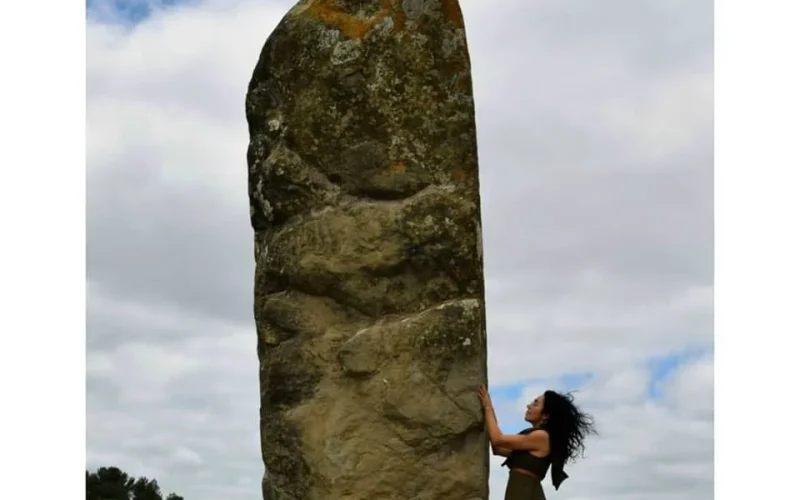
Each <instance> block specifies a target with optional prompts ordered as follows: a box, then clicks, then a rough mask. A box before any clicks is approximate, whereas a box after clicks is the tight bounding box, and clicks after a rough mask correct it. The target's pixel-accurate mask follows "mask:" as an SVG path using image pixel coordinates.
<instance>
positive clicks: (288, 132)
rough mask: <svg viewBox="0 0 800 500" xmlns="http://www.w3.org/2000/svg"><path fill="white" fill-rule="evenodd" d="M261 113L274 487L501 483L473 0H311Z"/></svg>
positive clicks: (445, 494)
mask: <svg viewBox="0 0 800 500" xmlns="http://www.w3.org/2000/svg"><path fill="white" fill-rule="evenodd" d="M246 111H247V121H248V124H249V130H250V145H249V148H248V153H247V161H248V166H249V191H250V204H251V218H252V226H253V228H254V230H255V260H256V273H255V318H256V324H257V329H258V357H259V361H260V383H261V444H262V449H263V459H264V464H265V468H266V472H265V475H264V480H263V495H264V499H265V500H378V499H379V500H409V499H414V500H482V499H486V498H487V496H488V492H487V482H488V452H487V441H486V438H485V435H484V433H483V431H482V421H483V418H482V414H481V410H480V405H479V402H478V400H477V397H476V389H477V386H478V384H480V383H484V382H485V380H486V334H485V319H484V307H483V305H484V297H483V271H482V266H483V264H482V256H481V236H480V234H481V231H480V200H479V191H478V163H477V148H476V134H475V119H474V106H473V99H472V81H471V78H470V62H469V54H468V51H467V43H466V37H465V32H464V23H463V18H462V15H461V9H460V7H459V4H458V1H457V0H302V1H300V2H299V3H298V4H297V5H295V7H293V8H292V9H291V11H290V12H289V13H288V14H287V15H286V16H285V17H284V18H283V20H282V21H281V22H280V24H279V25H278V26H277V28H276V29H275V30H274V32H273V33H272V34H271V35H270V37H269V38H268V39H267V42H266V44H265V45H264V48H263V50H262V52H261V55H260V58H259V61H258V64H257V65H256V68H255V70H254V72H253V77H252V80H251V82H250V86H249V89H248V93H247V103H246Z"/></svg>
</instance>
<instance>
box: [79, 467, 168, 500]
mask: <svg viewBox="0 0 800 500" xmlns="http://www.w3.org/2000/svg"><path fill="white" fill-rule="evenodd" d="M86 500H164V497H163V496H162V495H161V488H159V486H158V481H156V480H155V479H148V478H146V477H140V478H138V479H136V478H134V477H132V476H130V475H129V474H127V473H126V472H123V471H122V470H120V469H119V468H118V467H100V468H99V469H97V470H96V471H95V472H89V471H88V470H87V471H86ZM166 500H183V497H182V496H180V495H176V494H175V493H170V494H169V495H168V496H167V498H166Z"/></svg>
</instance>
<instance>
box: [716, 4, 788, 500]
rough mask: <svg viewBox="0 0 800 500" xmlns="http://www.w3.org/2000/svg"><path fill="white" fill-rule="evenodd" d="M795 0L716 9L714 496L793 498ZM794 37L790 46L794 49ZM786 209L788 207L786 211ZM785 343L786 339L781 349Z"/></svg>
mask: <svg viewBox="0 0 800 500" xmlns="http://www.w3.org/2000/svg"><path fill="white" fill-rule="evenodd" d="M798 14H800V8H799V7H798V4H797V2H786V1H783V0H766V1H759V2H734V1H724V0H720V1H718V2H716V12H715V20H716V23H715V66H716V67H715V80H716V87H715V100H716V116H715V135H716V141H715V143H716V144H715V145H716V152H715V156H716V158H715V160H716V161H715V187H716V192H715V225H716V230H715V249H716V252H715V275H716V276H715V290H716V294H715V306H716V310H715V313H716V315H715V319H716V327H715V351H716V356H715V368H716V370H715V375H716V381H715V396H716V397H715V403H716V405H715V440H714V441H715V453H714V454H715V473H716V474H715V494H716V497H717V498H721V499H725V498H734V497H744V498H780V497H786V496H787V495H789V496H791V491H793V489H794V486H793V485H792V484H791V482H792V481H794V479H795V476H796V475H797V471H796V470H795V469H796V464H797V458H796V456H795V455H796V449H797V445H798V438H797V435H798V432H797V429H796V427H795V422H796V418H797V415H796V413H795V412H794V409H795V407H796V406H797V404H796V401H797V395H796V394H795V392H794V391H792V390H791V389H793V387H792V386H793V385H794V384H792V383H791V379H792V378H794V377H792V376H791V372H796V369H795V366H796V365H797V363H798V362H797V361H796V358H797V354H796V352H795V351H794V350H793V349H787V347H788V346H783V345H782V343H783V342H786V343H788V342H791V341H792V340H794V339H795V338H796V337H797V336H798V335H800V324H799V323H798V320H797V318H796V316H795V311H796V310H797V309H798V300H800V293H798V291H797V290H796V288H797V280H798V279H799V278H800V273H798V264H797V262H798V259H800V245H798V243H797V242H798V239H797V234H798V229H797V228H798V227H800V222H798V219H797V216H796V215H792V214H793V213H794V214H796V213H800V207H798V205H800V204H798V202H797V199H798V192H800V185H798V182H797V178H798V176H797V172H798V170H800V156H799V155H798V153H797V146H796V144H797V143H798V130H800V126H798V124H797V116H798V112H800V106H798V93H800V79H798V69H797V68H798V64H797V62H796V61H797V53H796V49H792V47H797V46H800V37H798V35H797V31H798V30H797V19H798V17H799V16H798ZM792 40H794V43H792ZM792 208H794V210H792ZM784 339H786V340H784Z"/></svg>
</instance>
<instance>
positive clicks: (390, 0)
mask: <svg viewBox="0 0 800 500" xmlns="http://www.w3.org/2000/svg"><path fill="white" fill-rule="evenodd" d="M396 3H397V0H382V1H381V9H380V10H379V11H378V12H377V13H376V14H375V15H374V16H372V17H370V18H367V19H362V18H359V17H356V16H354V15H352V14H350V13H348V12H346V11H344V10H342V8H341V7H339V5H338V4H337V2H336V0H312V2H311V5H309V7H308V9H306V11H305V12H307V13H308V15H310V16H312V17H315V18H317V19H319V20H321V21H323V22H324V23H326V24H329V25H331V26H333V27H334V28H337V29H338V30H339V31H341V32H342V34H343V35H344V36H346V37H347V38H349V39H350V40H360V39H362V38H364V37H365V36H366V35H367V33H369V32H370V30H372V28H374V27H375V26H376V25H377V24H379V23H380V22H382V21H383V20H384V19H386V18H387V17H388V16H389V15H390V14H392V13H394V16H393V17H392V20H393V21H394V25H395V27H394V29H395V31H398V30H400V29H402V28H403V26H405V15H404V13H403V10H402V9H397V8H396V5H395V4H396Z"/></svg>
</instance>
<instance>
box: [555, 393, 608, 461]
mask: <svg viewBox="0 0 800 500" xmlns="http://www.w3.org/2000/svg"><path fill="white" fill-rule="evenodd" d="M574 401H575V398H574V397H573V395H572V394H571V393H567V394H561V393H558V392H555V391H545V393H544V406H543V408H542V415H543V416H544V417H545V418H546V421H545V422H544V426H543V427H544V428H545V429H546V430H547V433H548V434H549V435H550V446H551V450H552V453H553V456H554V457H556V458H557V459H559V460H561V461H562V462H568V461H573V462H574V461H575V460H576V459H577V458H578V456H581V457H582V456H583V452H584V451H585V449H586V448H585V446H584V444H583V441H584V439H586V437H587V436H588V435H589V434H597V430H596V429H595V427H594V419H593V418H592V416H591V415H589V414H588V413H583V412H582V411H581V410H580V409H579V408H578V407H577V406H576V405H575V403H574Z"/></svg>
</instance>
